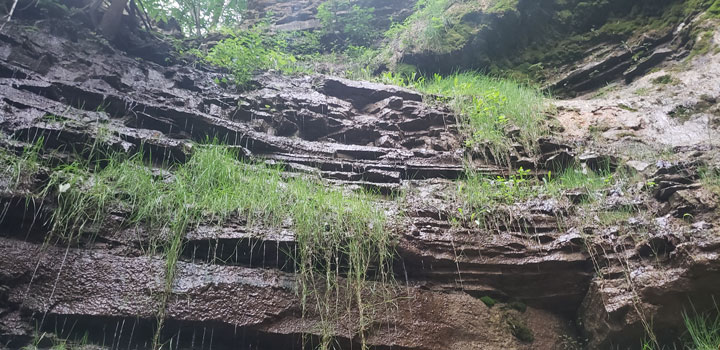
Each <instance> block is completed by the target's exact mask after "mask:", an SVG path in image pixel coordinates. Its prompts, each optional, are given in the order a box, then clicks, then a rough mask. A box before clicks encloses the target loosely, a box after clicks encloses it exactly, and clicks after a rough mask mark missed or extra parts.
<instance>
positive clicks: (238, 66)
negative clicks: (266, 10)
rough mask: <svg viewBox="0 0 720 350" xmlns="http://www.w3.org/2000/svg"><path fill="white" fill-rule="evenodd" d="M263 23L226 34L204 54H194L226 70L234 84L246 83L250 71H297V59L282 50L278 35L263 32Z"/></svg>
mask: <svg viewBox="0 0 720 350" xmlns="http://www.w3.org/2000/svg"><path fill="white" fill-rule="evenodd" d="M266 26H267V24H265V25H260V26H256V27H254V28H252V29H249V30H246V31H240V32H235V33H229V35H230V37H229V38H227V39H223V40H221V41H220V42H218V43H217V45H215V46H213V47H212V48H211V49H210V50H209V51H208V53H207V55H203V54H202V53H199V52H196V54H197V55H199V56H200V57H202V58H204V59H205V60H206V61H207V62H209V63H212V64H214V65H217V66H220V67H223V68H226V69H227V70H229V71H230V72H231V73H232V76H233V78H234V83H236V84H238V85H240V86H242V85H245V84H247V83H248V82H249V80H250V78H252V76H253V74H255V73H257V72H258V71H261V70H269V69H275V70H279V71H281V72H283V73H295V72H298V71H299V67H298V66H297V65H296V62H297V59H296V58H295V56H294V55H292V54H289V53H286V52H285V48H286V46H287V43H286V42H285V41H284V40H282V39H281V38H276V37H272V36H268V35H265V32H266V29H267V27H266Z"/></svg>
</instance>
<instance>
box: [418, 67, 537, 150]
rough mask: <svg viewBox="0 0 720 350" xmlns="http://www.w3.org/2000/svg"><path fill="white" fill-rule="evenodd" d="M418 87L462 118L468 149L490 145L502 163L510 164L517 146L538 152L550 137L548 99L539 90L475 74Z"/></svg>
mask: <svg viewBox="0 0 720 350" xmlns="http://www.w3.org/2000/svg"><path fill="white" fill-rule="evenodd" d="M417 87H418V89H419V90H420V91H422V92H423V93H425V94H429V95H436V96H441V98H442V97H444V98H446V99H447V100H448V103H449V105H450V107H451V108H452V109H453V110H454V111H455V113H457V114H458V115H459V116H460V122H461V126H462V127H463V131H464V132H465V134H466V137H467V139H466V140H467V141H466V144H467V146H469V147H472V146H474V145H487V147H488V149H489V151H490V153H491V154H492V156H493V158H495V159H496V160H498V161H499V162H501V163H503V162H507V161H506V159H507V156H508V154H509V153H510V152H511V150H512V148H513V143H515V142H519V143H520V144H522V145H523V146H524V147H525V149H527V150H528V151H530V152H534V151H535V150H536V149H537V145H536V142H537V139H538V138H539V137H541V136H544V135H547V134H549V133H550V129H549V127H548V125H547V123H546V120H545V115H544V114H545V112H546V111H547V108H548V104H547V102H548V100H547V96H545V95H544V94H543V93H542V92H540V91H539V90H538V89H536V88H533V87H530V86H526V85H523V84H519V83H516V82H513V81H511V80H505V79H500V78H493V77H489V76H486V75H482V74H479V73H474V72H466V73H456V74H453V75H450V76H448V77H442V76H440V75H435V76H434V77H433V78H432V79H428V80H425V81H423V82H422V83H421V84H418V86H417ZM513 128H516V129H518V130H519V136H518V137H517V138H516V140H513V139H512V138H511V137H509V136H508V131H509V130H510V129H513Z"/></svg>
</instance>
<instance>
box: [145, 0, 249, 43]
mask: <svg viewBox="0 0 720 350" xmlns="http://www.w3.org/2000/svg"><path fill="white" fill-rule="evenodd" d="M136 1H137V3H138V5H139V7H140V8H142V9H144V10H145V11H146V12H147V13H148V15H149V16H150V17H151V18H153V19H155V20H157V21H162V22H165V23H168V22H170V21H175V22H176V23H177V24H178V25H179V26H180V27H181V28H182V29H183V31H184V32H185V33H186V34H194V35H196V36H200V35H202V34H206V33H208V32H212V31H216V30H218V29H220V28H221V27H233V26H235V25H237V24H239V23H240V21H241V19H242V14H243V12H244V11H245V9H246V7H247V3H246V0H176V1H172V2H171V1H165V0H136Z"/></svg>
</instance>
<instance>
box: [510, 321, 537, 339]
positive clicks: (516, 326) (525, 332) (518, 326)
mask: <svg viewBox="0 0 720 350" xmlns="http://www.w3.org/2000/svg"><path fill="white" fill-rule="evenodd" d="M507 324H508V326H509V327H510V333H512V335H513V336H514V337H515V338H517V339H518V340H520V341H521V342H524V343H532V342H533V341H535V336H534V335H533V332H532V330H531V329H530V328H529V327H528V326H527V325H526V324H525V323H524V322H522V321H521V320H519V319H516V318H514V317H510V318H508V320H507Z"/></svg>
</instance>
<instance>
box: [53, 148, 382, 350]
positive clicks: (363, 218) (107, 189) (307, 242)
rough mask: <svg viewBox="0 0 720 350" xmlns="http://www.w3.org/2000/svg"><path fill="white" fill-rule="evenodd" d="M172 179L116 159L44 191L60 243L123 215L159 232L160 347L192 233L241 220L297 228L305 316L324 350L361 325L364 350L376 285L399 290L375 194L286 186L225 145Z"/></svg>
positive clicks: (76, 169) (79, 165) (69, 171)
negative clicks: (346, 325)
mask: <svg viewBox="0 0 720 350" xmlns="http://www.w3.org/2000/svg"><path fill="white" fill-rule="evenodd" d="M100 164H102V166H101V165H100ZM170 172H171V174H170V173H168V174H165V176H163V175H161V174H158V173H156V172H153V171H152V170H151V169H149V168H147V167H146V166H145V165H144V164H143V162H142V155H135V156H132V157H129V158H123V157H120V156H109V157H107V159H105V160H103V161H101V162H98V163H97V165H94V166H90V165H88V164H87V163H86V162H76V163H73V164H69V165H65V166H62V167H60V168H58V169H57V171H56V172H55V173H54V174H53V176H52V177H51V180H50V183H49V185H48V187H47V188H46V189H45V191H44V192H45V193H46V194H47V193H49V192H50V191H53V192H56V193H57V195H58V207H57V209H56V210H55V212H54V214H53V217H52V222H53V232H54V233H55V234H56V235H57V236H56V237H57V238H59V239H62V240H67V241H72V240H75V239H77V238H79V236H78V233H81V232H86V231H90V232H92V230H93V229H95V228H97V226H99V225H100V224H101V223H102V222H103V221H104V220H105V219H106V218H107V217H108V215H109V214H110V213H111V212H113V211H118V210H119V211H121V212H124V213H127V218H126V221H125V225H126V226H133V225H142V226H143V227H145V228H148V229H150V232H153V233H155V234H154V235H153V236H152V237H151V244H150V247H151V251H152V252H155V251H156V249H155V248H161V249H157V252H161V253H163V254H164V255H165V258H166V273H165V290H164V293H163V294H162V295H161V300H160V305H161V307H160V310H159V312H158V332H157V333H156V336H155V344H154V348H159V347H160V346H161V343H160V329H161V328H162V325H163V321H164V318H165V312H166V310H165V305H166V303H167V298H168V296H169V295H170V294H171V292H172V284H173V281H174V279H175V267H176V264H177V261H178V259H179V255H180V252H181V251H182V244H183V238H184V235H185V233H186V232H187V230H188V228H189V227H191V226H192V225H196V224H200V223H208V222H211V223H216V224H222V223H223V222H225V221H226V220H227V219H228V218H229V217H231V216H235V215H239V216H241V217H243V218H245V219H246V220H247V222H248V226H257V225H262V226H270V227H279V226H282V225H283V223H284V222H291V224H292V228H293V229H294V231H295V233H296V240H297V242H298V247H297V248H298V249H297V253H296V257H295V258H296V265H297V274H298V279H297V280H298V291H299V296H300V298H301V301H302V305H303V310H304V314H305V315H307V314H313V315H319V317H320V319H321V320H322V322H321V328H322V329H320V330H319V331H321V332H322V334H323V337H322V342H323V343H322V344H321V345H322V348H323V349H329V348H330V347H331V344H332V335H333V333H334V331H333V330H334V329H335V326H336V325H337V324H338V322H339V321H340V320H342V319H343V318H347V317H353V319H357V320H358V322H357V329H356V331H357V334H358V335H359V336H360V338H361V341H362V342H363V343H365V331H366V327H367V326H368V325H370V324H372V322H373V321H374V318H375V317H378V315H377V312H376V311H375V309H374V308H375V307H373V306H372V305H371V302H369V301H366V300H365V296H366V295H367V293H366V292H367V290H368V288H370V286H371V284H370V282H367V280H368V279H373V280H377V281H379V282H384V283H391V282H393V281H392V275H391V266H390V264H391V260H392V255H393V250H392V245H391V241H390V236H389V235H388V234H387V231H386V230H385V228H386V218H385V214H384V212H383V211H382V210H381V209H379V208H378V207H377V206H376V205H375V204H374V203H373V198H372V196H371V195H369V194H367V193H354V192H353V193H346V192H343V191H341V190H338V189H332V188H330V187H327V186H325V185H324V184H323V183H322V182H321V181H320V180H318V179H307V178H300V177H296V178H289V179H286V178H284V177H283V176H282V172H281V170H280V169H279V168H278V167H273V166H268V165H265V164H263V163H254V162H243V161H239V160H238V155H237V154H236V152H235V151H234V150H233V149H231V148H228V147H224V146H217V145H210V146H198V149H197V150H196V152H195V153H194V155H193V156H192V157H191V158H190V160H189V161H188V162H187V163H186V164H182V165H177V166H174V167H171V168H170ZM341 275H342V276H345V278H341V277H340V276H341ZM341 281H343V282H341ZM373 292H374V293H381V292H382V291H379V290H374V291H373ZM380 297H381V298H382V296H380ZM313 308H314V309H313ZM351 315H352V316H351Z"/></svg>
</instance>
